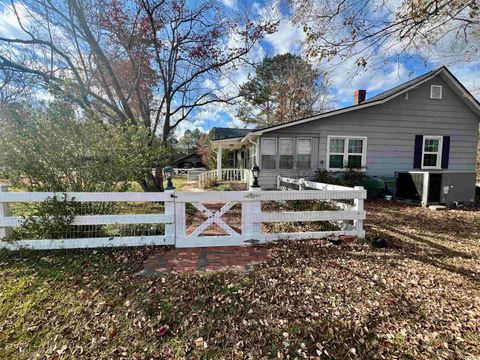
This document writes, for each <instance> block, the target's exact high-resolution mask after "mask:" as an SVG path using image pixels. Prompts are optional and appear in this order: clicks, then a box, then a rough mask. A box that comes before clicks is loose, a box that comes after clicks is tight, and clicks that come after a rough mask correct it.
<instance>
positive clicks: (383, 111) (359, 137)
mask: <svg viewBox="0 0 480 360" xmlns="http://www.w3.org/2000/svg"><path fill="white" fill-rule="evenodd" d="M354 98H355V103H354V105H353V106H349V107H346V108H342V109H338V110H334V111H330V112H327V113H323V114H319V115H316V116H312V117H308V118H304V119H299V120H295V121H292V122H288V123H285V124H281V125H276V126H272V127H268V128H261V129H254V130H250V131H248V130H243V131H242V132H239V133H237V132H235V131H234V132H232V134H234V135H232V136H231V137H228V136H222V137H217V136H215V134H216V133H217V134H222V135H225V134H223V132H227V133H228V131H221V129H220V130H218V129H217V130H214V131H213V132H212V133H213V144H214V146H215V147H216V148H218V154H219V158H221V153H222V149H229V150H233V153H234V158H235V167H237V168H251V167H252V166H253V165H254V164H255V163H256V164H258V165H259V166H260V168H261V173H260V179H259V182H260V185H261V186H262V187H263V188H267V189H269V188H274V187H275V186H276V177H277V175H278V174H280V175H282V176H292V177H298V176H308V175H311V174H312V173H314V172H315V170H317V169H326V170H329V171H332V172H341V171H345V168H346V167H357V168H360V169H361V171H364V172H365V173H366V174H367V175H369V176H376V177H381V178H390V179H392V180H393V179H394V180H395V184H396V186H395V192H396V196H397V197H403V198H410V199H413V200H418V201H420V202H422V203H423V204H430V203H452V202H457V201H458V202H471V201H473V200H474V193H475V174H476V151H477V141H478V131H479V120H480V103H479V102H478V101H477V100H476V99H475V98H474V97H473V96H472V95H471V94H470V93H469V92H468V91H467V90H466V89H465V87H464V86H463V85H462V84H461V83H460V82H459V81H458V80H457V79H456V78H455V77H454V76H453V74H452V73H451V72H450V71H449V70H448V69H447V68H446V67H442V68H440V69H438V70H435V71H431V72H429V73H427V74H424V75H422V76H420V77H418V78H416V79H413V80H411V81H409V82H406V83H404V84H402V85H400V86H397V87H395V88H393V89H391V90H389V91H386V92H384V93H381V94H379V95H377V96H375V97H372V98H370V99H366V91H365V90H357V91H355V92H354ZM218 166H220V167H221V162H220V163H219V164H218ZM217 170H218V169H217Z"/></svg>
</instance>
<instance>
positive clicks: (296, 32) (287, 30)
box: [265, 19, 305, 54]
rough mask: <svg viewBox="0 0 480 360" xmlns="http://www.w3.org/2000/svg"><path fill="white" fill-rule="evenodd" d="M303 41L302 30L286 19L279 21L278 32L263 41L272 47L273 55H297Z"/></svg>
mask: <svg viewBox="0 0 480 360" xmlns="http://www.w3.org/2000/svg"><path fill="white" fill-rule="evenodd" d="M304 39H305V33H304V32H303V31H302V29H301V28H300V27H298V26H295V25H294V24H293V23H292V22H291V21H290V20H288V19H282V20H280V24H279V26H278V31H277V32H274V33H273V34H270V35H267V36H266V37H265V40H266V41H267V42H268V43H270V45H272V46H273V48H274V51H275V54H284V53H287V52H291V53H298V52H299V51H300V48H301V42H302V41H303V40H304Z"/></svg>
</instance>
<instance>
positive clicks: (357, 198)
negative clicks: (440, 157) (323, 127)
mask: <svg viewBox="0 0 480 360" xmlns="http://www.w3.org/2000/svg"><path fill="white" fill-rule="evenodd" d="M53 196H60V197H62V196H63V194H55V193H13V192H12V193H9V192H0V203H1V204H2V207H0V209H3V210H2V212H1V213H0V227H3V228H10V227H15V226H19V225H20V224H21V223H22V222H23V221H24V218H22V217H20V216H10V215H9V214H8V207H6V206H4V205H5V204H9V203H17V202H24V203H31V202H42V201H45V200H47V199H48V198H51V197H53ZM66 196H67V198H68V199H71V200H73V201H75V202H98V203H102V202H161V203H163V204H164V212H163V213H160V214H123V215H118V214H115V215H80V216H76V217H75V218H74V221H73V223H72V224H71V225H118V224H128V225H130V224H164V225H165V234H164V235H161V236H130V237H103V238H99V237H92V238H68V239H41V240H35V239H31V240H29V239H26V240H20V241H15V242H6V241H3V242H0V247H3V248H9V249H16V248H31V249H59V248H93V247H108V246H140V245H175V246H176V247H204V246H229V245H245V244H248V243H250V242H254V243H257V242H259V243H264V242H267V241H272V240H280V239H286V240H300V239H318V238H323V237H325V236H329V235H334V236H339V235H353V236H358V237H364V236H365V232H364V230H363V220H364V219H365V211H364V209H363V200H364V199H365V198H366V191H365V190H363V189H361V188H358V189H357V188H356V189H349V190H338V189H335V190H323V191H310V190H299V191H261V190H257V191H253V190H252V191H212V192H197V193H190V192H178V193H176V192H174V191H172V192H164V193H67V194H66ZM337 200H353V201H354V205H353V206H352V207H351V208H348V209H341V210H322V211H308V210H304V209H302V210H301V211H290V210H287V211H283V210H282V211H279V210H273V211H269V210H268V207H267V209H262V204H264V203H266V204H271V203H273V204H276V205H278V204H285V203H287V202H289V201H300V203H302V201H307V202H308V201H322V202H323V201H337ZM215 206H216V209H214V207H215ZM5 208H7V209H5ZM232 208H236V209H238V210H237V211H238V213H234V214H231V216H230V217H228V216H227V215H228V213H229V212H231V211H233V210H232ZM192 212H195V214H197V215H198V214H200V215H201V217H200V218H201V219H200V220H198V221H197V222H195V221H193V222H192V221H190V220H189V219H191V218H192V216H191V213H192ZM225 217H227V218H229V219H230V221H229V220H227V219H225ZM193 218H194V219H195V218H196V215H195V216H193ZM232 219H233V222H237V226H234V224H232ZM187 220H189V223H188V224H187ZM319 221H328V222H332V221H353V227H352V228H351V229H348V230H345V229H344V230H332V231H310V232H304V231H298V232H284V233H280V232H265V231H263V229H262V224H269V223H287V222H319ZM214 224H216V226H218V227H219V228H220V229H222V231H223V234H213V235H212V234H208V233H207V234H206V233H205V232H206V230H207V229H208V228H209V227H211V226H212V225H214ZM299 230H301V229H299Z"/></svg>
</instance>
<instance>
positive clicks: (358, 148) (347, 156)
mask: <svg viewBox="0 0 480 360" xmlns="http://www.w3.org/2000/svg"><path fill="white" fill-rule="evenodd" d="M327 146H328V153H327V170H333V169H334V170H341V169H344V168H345V167H349V168H364V167H365V166H366V163H367V161H366V160H367V159H366V153H367V151H366V149H367V138H366V137H357V136H329V137H328V144H327Z"/></svg>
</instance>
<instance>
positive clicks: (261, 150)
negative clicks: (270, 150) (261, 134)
mask: <svg viewBox="0 0 480 360" xmlns="http://www.w3.org/2000/svg"><path fill="white" fill-rule="evenodd" d="M263 140H275V154H273V155H267V154H263V144H262V142H263ZM259 153H260V156H259V161H260V164H259V166H260V168H262V167H263V164H262V163H261V162H262V156H264V155H265V156H275V168H274V169H266V170H276V169H278V138H274V137H268V138H267V137H265V138H261V139H260V151H259Z"/></svg>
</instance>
